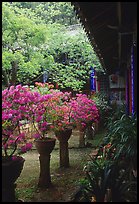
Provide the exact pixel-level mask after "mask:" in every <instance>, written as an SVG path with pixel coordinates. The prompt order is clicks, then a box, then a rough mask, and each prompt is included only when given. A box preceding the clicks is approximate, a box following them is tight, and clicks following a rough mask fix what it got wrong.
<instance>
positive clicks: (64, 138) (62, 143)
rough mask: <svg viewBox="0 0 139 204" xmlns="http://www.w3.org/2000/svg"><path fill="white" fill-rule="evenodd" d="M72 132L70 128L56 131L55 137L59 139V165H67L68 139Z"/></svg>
mask: <svg viewBox="0 0 139 204" xmlns="http://www.w3.org/2000/svg"><path fill="white" fill-rule="evenodd" d="M71 134H72V129H65V130H62V131H56V132H55V135H56V138H57V139H58V140H59V149H60V167H69V150H68V140H69V138H70V136H71Z"/></svg>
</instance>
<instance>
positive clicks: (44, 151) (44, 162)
mask: <svg viewBox="0 0 139 204" xmlns="http://www.w3.org/2000/svg"><path fill="white" fill-rule="evenodd" d="M55 141H56V139H55V138H45V139H37V140H35V146H36V148H37V150H38V153H39V154H40V156H39V160H40V176H39V182H38V187H40V188H48V187H49V186H50V185H51V176H50V157H51V155H50V153H51V152H52V150H53V149H54V146H55Z"/></svg>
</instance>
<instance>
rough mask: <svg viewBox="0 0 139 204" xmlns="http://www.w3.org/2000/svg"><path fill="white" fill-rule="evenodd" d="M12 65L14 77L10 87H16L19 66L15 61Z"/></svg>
mask: <svg viewBox="0 0 139 204" xmlns="http://www.w3.org/2000/svg"><path fill="white" fill-rule="evenodd" d="M11 64H12V77H11V82H10V85H15V84H16V82H17V70H18V64H17V61H13V62H11Z"/></svg>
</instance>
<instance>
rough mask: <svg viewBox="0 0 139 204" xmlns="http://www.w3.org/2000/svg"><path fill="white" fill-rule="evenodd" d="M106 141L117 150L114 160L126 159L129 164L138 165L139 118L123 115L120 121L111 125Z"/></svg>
mask: <svg viewBox="0 0 139 204" xmlns="http://www.w3.org/2000/svg"><path fill="white" fill-rule="evenodd" d="M106 141H109V142H110V143H111V144H112V147H111V148H115V156H114V159H116V160H118V159H121V158H122V157H124V159H125V160H126V161H128V164H129V163H130V162H131V163H133V164H134V165H136V162H137V161H136V158H137V117H136V115H134V116H131V115H129V116H127V115H126V114H123V115H122V116H121V118H120V119H117V120H115V121H114V123H113V124H111V125H109V130H108V133H107V135H106Z"/></svg>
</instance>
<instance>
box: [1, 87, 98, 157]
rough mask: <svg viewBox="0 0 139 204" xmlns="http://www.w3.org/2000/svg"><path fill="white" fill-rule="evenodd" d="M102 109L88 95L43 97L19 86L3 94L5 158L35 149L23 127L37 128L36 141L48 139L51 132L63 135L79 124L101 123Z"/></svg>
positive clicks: (48, 95) (59, 92)
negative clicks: (37, 139) (49, 131)
mask: <svg viewBox="0 0 139 204" xmlns="http://www.w3.org/2000/svg"><path fill="white" fill-rule="evenodd" d="M98 118H99V114H98V109H97V107H96V105H95V103H94V101H93V100H92V99H89V98H88V97H87V95H85V94H77V95H76V97H72V96H71V93H70V92H65V93H63V92H61V91H58V90H54V89H51V90H50V92H49V94H44V95H42V94H40V93H39V92H36V91H33V90H31V89H30V88H29V87H24V86H21V85H17V86H16V87H14V86H11V87H10V88H9V89H5V90H3V91H2V148H3V154H4V155H5V156H13V155H18V154H22V153H25V152H27V151H29V150H30V149H31V148H32V144H31V143H29V142H28V139H27V137H26V133H25V132H24V131H23V130H22V131H21V129H22V128H21V127H22V125H24V123H23V122H25V121H27V122H28V123H30V124H33V126H34V128H35V130H36V133H35V134H34V138H44V137H46V136H47V132H48V129H51V130H52V131H54V132H55V131H60V130H64V129H66V128H72V127H73V125H74V124H77V123H78V122H80V123H82V125H86V124H87V123H88V122H90V121H92V122H97V121H98Z"/></svg>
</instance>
